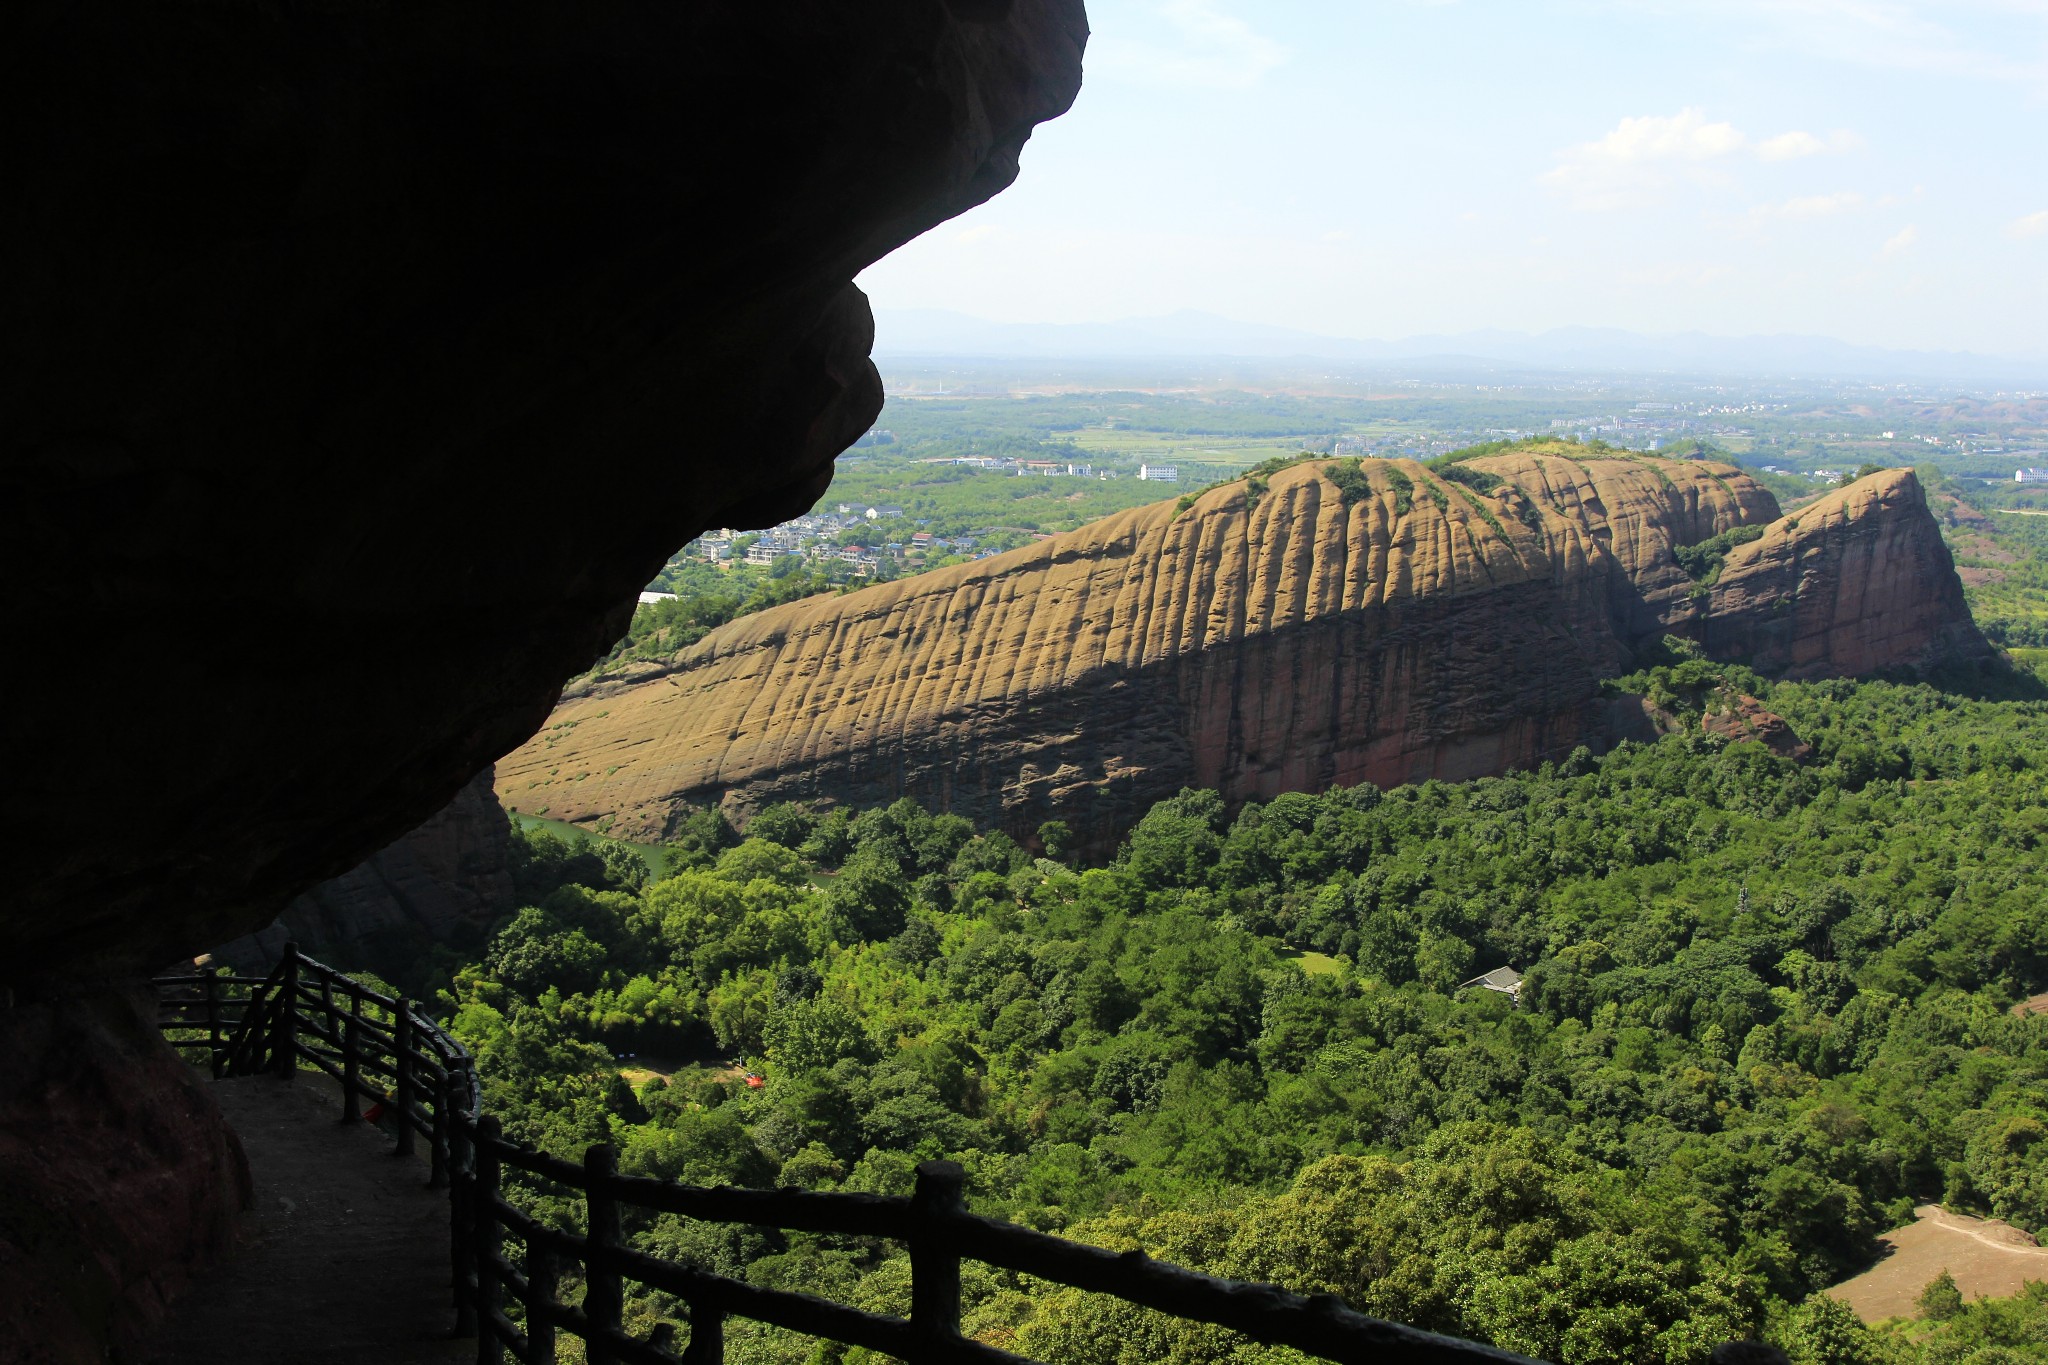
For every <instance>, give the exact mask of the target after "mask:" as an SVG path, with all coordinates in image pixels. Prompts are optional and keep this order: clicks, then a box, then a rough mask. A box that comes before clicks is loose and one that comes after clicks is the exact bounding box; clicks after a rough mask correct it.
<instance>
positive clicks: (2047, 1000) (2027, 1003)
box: [2012, 991, 2048, 1019]
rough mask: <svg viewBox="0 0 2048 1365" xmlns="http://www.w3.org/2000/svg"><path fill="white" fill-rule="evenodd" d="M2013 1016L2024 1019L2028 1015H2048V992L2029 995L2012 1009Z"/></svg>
mask: <svg viewBox="0 0 2048 1365" xmlns="http://www.w3.org/2000/svg"><path fill="white" fill-rule="evenodd" d="M2012 1012H2013V1016H2014V1017H2015V1018H2018V1019H2024V1018H2026V1017H2027V1016H2028V1015H2030V1014H2048V991H2042V992H2041V993H2040V994H2039V995H2030V996H2028V997H2027V998H2026V999H2024V1000H2022V1001H2020V1002H2019V1004H2017V1005H2014V1006H2013V1007H2012Z"/></svg>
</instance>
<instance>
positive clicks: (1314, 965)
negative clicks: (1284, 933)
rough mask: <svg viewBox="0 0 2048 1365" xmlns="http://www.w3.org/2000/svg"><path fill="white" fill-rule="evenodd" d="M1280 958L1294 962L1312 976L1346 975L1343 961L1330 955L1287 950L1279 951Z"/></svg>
mask: <svg viewBox="0 0 2048 1365" xmlns="http://www.w3.org/2000/svg"><path fill="white" fill-rule="evenodd" d="M1279 956H1281V957H1283V958H1285V959H1287V960H1288V961H1289V962H1292V963H1293V964H1294V965H1295V966H1297V967H1299V968H1301V969H1302V970H1303V971H1304V972H1307V973H1308V974H1309V975H1310V976H1342V975H1343V974H1344V963H1343V961H1342V959H1339V958H1334V957H1331V956H1330V955H1329V954H1328V953H1311V952H1306V951H1297V950H1296V949H1292V948H1285V949H1281V950H1279Z"/></svg>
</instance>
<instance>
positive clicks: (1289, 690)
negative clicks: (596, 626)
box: [498, 447, 1982, 844]
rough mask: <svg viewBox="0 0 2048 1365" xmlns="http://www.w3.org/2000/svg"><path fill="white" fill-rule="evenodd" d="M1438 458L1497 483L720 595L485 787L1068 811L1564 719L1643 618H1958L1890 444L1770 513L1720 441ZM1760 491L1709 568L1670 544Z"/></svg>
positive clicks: (1337, 501)
mask: <svg viewBox="0 0 2048 1365" xmlns="http://www.w3.org/2000/svg"><path fill="white" fill-rule="evenodd" d="M1550 449H1551V450H1555V449H1557V448H1556V447H1551V448H1550ZM1467 468H1470V469H1473V470H1477V471H1479V472H1481V473H1483V474H1490V475H1492V476H1494V477H1496V478H1498V479H1499V480H1501V482H1500V483H1499V484H1498V486H1496V487H1494V488H1492V489H1491V490H1490V491H1488V492H1485V493H1480V492H1477V491H1475V490H1473V489H1472V488H1468V487H1466V486H1464V485H1462V484H1458V483H1451V482H1447V481H1445V480H1442V479H1440V478H1439V477H1437V476H1436V475H1433V474H1432V473H1431V472H1430V471H1429V470H1427V469H1425V468H1424V467H1423V466H1421V465H1419V464H1415V463H1413V462H1410V461H1365V462H1363V463H1357V462H1350V461H1345V462H1322V461H1309V462H1304V463H1301V464H1297V465H1294V466H1291V467H1289V468H1287V469H1284V470H1282V471H1280V472H1279V473H1277V474H1274V475H1272V476H1271V482H1270V486H1269V487H1262V485H1261V484H1260V483H1259V482H1257V481H1253V482H1250V483H1247V482H1245V481H1239V482H1237V483H1233V484H1230V485H1227V486H1224V487H1221V488H1216V489H1212V490H1210V491H1209V492H1207V493H1205V494H1203V495H1201V496H1200V497H1199V498H1198V499H1196V500H1195V501H1194V503H1193V505H1192V506H1189V507H1184V508H1183V507H1180V506H1177V505H1176V504H1175V503H1172V502H1166V503H1159V504H1155V505H1153V506H1148V507H1141V508H1138V509H1135V510H1133V511H1130V512H1126V513H1123V514H1121V515H1118V516H1114V517H1110V518H1107V519H1105V520H1103V521H1100V522H1097V523H1095V524H1093V525H1090V526H1086V527H1083V528H1081V529H1080V530H1078V531H1074V532H1071V533H1069V534H1067V535H1063V536H1060V537H1057V538H1055V539H1053V540H1050V541H1047V542H1044V543H1042V544H1040V545H1037V546H1033V547H1030V548H1028V549H1023V550H1018V551H1014V552H1012V553H1010V554H1006V555H1001V556H998V557H995V558H992V559H988V560H983V561H980V562H977V563H974V564H965V565H959V566H956V567H954V568H951V569H945V570H940V571H938V572H934V573H930V574H926V575H923V576H921V577H917V578H912V579H907V580H904V581H900V582H896V583H890V584H884V585H880V586H876V587H872V588H868V589H864V590H862V591H860V592H855V593H850V594H847V595H845V596H840V597H825V598H817V599H812V600H810V601H807V602H800V603H794V604H792V605H790V606H787V607H781V608H777V609H775V610H772V611H766V612H762V613H760V614H758V615H755V616H750V617H747V618H745V619H743V620H740V621H736V622H734V623H732V624H731V625H729V626H726V627H724V628H722V629H720V630H717V631H715V632H713V633H712V634H711V635H709V636H707V637H706V638H705V639H703V640H702V641H700V642H699V643H698V644H697V645H695V646H693V647H691V648H690V649H688V650H685V651H683V652H682V653H680V654H679V655H677V656H676V657H675V659H674V660H673V661H672V662H670V663H669V664H668V665H666V666H663V667H659V668H656V669H653V670H647V671H642V672H640V673H639V674H637V675H635V676H633V677H630V678H627V679H624V680H620V681H616V682H613V683H609V684H605V685H601V686H598V687H596V688H594V689H592V690H590V691H589V692H586V693H585V694H583V695H580V696H578V697H576V698H574V699H572V700H570V701H567V702H565V703H564V704H563V705H562V706H561V707H560V708H558V709H557V711H556V713H555V715H554V716H553V718H552V719H551V721H550V723H549V725H548V727H547V728H546V729H544V730H543V731H542V732H541V733H540V734H539V735H537V736H536V737H535V738H534V739H532V740H531V741H529V742H528V743H527V744H526V745H525V746H524V747H522V748H521V749H519V750H518V751H517V752H516V753H514V754H512V755H511V756H510V757H508V758H506V759H505V760H503V761H502V762H501V763H500V764H499V767H498V793H499V795H500V797H501V798H502V799H503V800H504V801H505V802H506V803H507V804H509V805H512V806H514V807H516V808H517V809H519V810H522V811H527V812H544V813H546V814H548V815H550V816H553V817H555V818H558V819H567V820H572V821H578V822H584V823H593V822H604V821H605V820H606V817H610V822H609V825H608V828H609V829H610V830H611V832H613V833H614V834H621V835H625V836H628V837H638V838H645V837H659V836H660V835H661V834H662V833H663V832H664V831H665V830H666V829H667V828H668V826H669V824H670V822H671V821H672V819H673V818H674V817H675V815H676V814H677V813H678V812H680V811H681V810H682V809H683V808H684V807H685V806H686V805H688V804H691V803H696V804H702V803H706V802H719V801H723V802H725V803H726V804H727V806H728V808H729V809H731V810H732V811H733V812H734V813H735V814H736V815H738V816H741V817H744V816H745V815H746V814H747V813H748V812H749V811H751V810H753V809H757V808H759V807H760V806H761V805H763V804H766V803H768V802H771V801H777V800H785V799H805V798H820V797H822V798H830V799H834V800H839V801H846V802H853V803H861V804H865V803H869V802H878V801H886V800H891V799H894V798H895V797H898V796H902V795H910V796H914V797H917V798H918V799H920V800H923V801H925V802H928V803H931V804H934V805H940V806H944V807H947V808H949V809H952V810H955V811H958V812H960V813H962V814H965V815H968V816H970V817H971V818H974V819H975V820H977V821H980V822H986V823H991V824H1000V825H1003V826H1005V827H1007V828H1009V829H1011V830H1012V831H1015V832H1018V833H1023V834H1028V833H1029V832H1030V831H1031V830H1032V829H1034V828H1035V827H1036V825H1037V824H1038V823H1039V822H1040V821H1043V820H1046V819H1050V818H1059V819H1064V820H1066V821H1068V822H1069V823H1070V824H1072V825H1073V826H1074V827H1075V829H1076V830H1077V831H1080V832H1081V833H1083V835H1084V837H1086V838H1088V839H1090V840H1091V841H1093V842H1096V843H1098V844H1099V843H1102V842H1105V841H1107V840H1109V839H1113V838H1114V837H1116V835H1117V834H1119V833H1120V832H1121V831H1122V829H1124V828H1125V827H1127V826H1128V824H1129V823H1130V822H1131V821H1132V820H1133V819H1135V818H1136V817H1137V815H1139V814H1141V813H1142V812H1143V811H1144V809H1145V808H1146V807H1147V806H1149V805H1150V803H1151V802H1153V801H1155V800H1157V799H1158V798H1159V797H1161V796H1164V795H1168V794H1170V793H1172V792H1173V791H1175V790H1177V789H1178V788H1180V787H1181V786H1183V785H1189V784H1192V785H1198V786H1206V787H1214V788H1216V789H1218V790H1220V791H1222V792H1223V793H1224V795H1225V796H1226V797H1227V798H1229V799H1230V800H1232V801H1239V800H1243V799H1246V798H1252V797H1259V798H1264V797H1270V796H1273V795H1275V794H1277V793H1279V792H1283V791H1296V790H1319V789H1321V788H1323V787H1325V786H1328V785H1330V784H1332V783H1345V784H1348V783H1357V782H1374V783H1380V784H1393V783H1399V782H1406V781H1415V780H1419V779H1423V778H1430V777H1437V778H1446V779H1459V778H1470V777H1477V776H1482V775H1486V774H1490V773H1497V772H1501V771H1504V770H1506V769H1509V768H1514V767H1521V766H1527V765H1530V764H1533V763H1536V762H1539V761H1541V760H1542V759H1544V758H1546V757H1550V756H1553V755H1559V754H1562V753H1565V752H1567V751H1569V750H1570V749H1571V748H1572V747H1573V746H1574V745H1577V744H1581V743H1588V742H1591V743H1595V744H1597V743H1599V742H1600V741H1601V740H1602V739H1603V738H1604V737H1605V734H1606V730H1607V726H1606V717H1605V708H1604V707H1602V706H1601V705H1600V704H1599V703H1598V702H1597V701H1596V696H1597V691H1598V682H1599V680H1600V679H1601V678H1602V677H1605V676H1611V675H1612V674H1614V673H1616V672H1618V671H1624V670H1625V669H1626V668H1627V667H1628V666H1629V664H1630V662H1631V660H1632V653H1631V649H1632V646H1634V645H1636V644H1638V643H1640V642H1641V641H1642V640H1644V639H1645V638H1655V637H1657V636H1659V635H1661V634H1662V633H1663V632H1665V631H1667V630H1676V631H1680V632H1682V633H1686V634H1690V635H1693V636H1695V637H1703V638H1705V639H1706V640H1707V641H1708V642H1709V643H1710V644H1738V645H1743V646H1746V647H1748V648H1750V649H1753V650H1755V651H1757V652H1760V653H1764V654H1768V655H1769V656H1770V658H1771V659H1773V660H1776V659H1779V658H1781V657H1782V659H1783V660H1784V663H1785V664H1786V665H1789V666H1791V667H1793V668H1794V669H1795V671H1799V672H1802V673H1811V672H1827V671H1831V670H1840V671H1865V670H1868V669H1871V668H1875V667H1882V666H1891V665H1913V664H1920V663H1924V662H1928V661H1930V660H1931V659H1932V658H1933V657H1935V656H1936V655H1938V654H1940V653H1942V652H1943V651H1951V652H1952V651H1955V650H1958V649H1964V648H1967V647H1968V646H1969V643H1970V641H1972V640H1975V641H1976V645H1977V647H1978V648H1979V649H1981V648H1982V642H1981V640H1979V639H1977V637H1976V634H1975V630H1974V628H1973V627H1970V626H1969V618H1968V615H1967V612H1966V611H1964V609H1963V608H1962V606H1961V598H1960V588H1959V587H1958V586H1956V584H1955V574H1954V570H1953V568H1952V567H1951V566H1950V564H1949V561H1948V558H1947V554H1946V551H1945V550H1943V549H1942V546H1941V540H1940V535H1939V532H1938V529H1937V528H1936V527H1935V526H1934V523H1933V520H1932V518H1931V516H1929V514H1928V512H1927V509H1926V506H1925V504H1924V500H1923V499H1922V498H1921V496H1920V492H1919V487H1918V484H1917V483H1916V482H1915V481H1914V479H1913V476H1912V475H1911V473H1910V472H1907V471H1898V472H1895V473H1889V474H1885V475H1880V476H1875V477H1873V478H1871V479H1868V480H1865V481H1863V482H1862V483H1859V484H1857V485H1856V486H1855V487H1853V488H1850V489H1846V490H1843V491H1841V492H1837V493H1835V494H1832V495H1830V496H1829V497H1827V498H1825V499H1823V500H1822V501H1821V502H1820V503H1817V504H1815V505H1814V506H1812V507H1810V508H1807V509H1804V510H1803V512H1802V515H1801V517H1800V518H1798V519H1797V520H1796V523H1795V520H1794V519H1791V518H1786V519H1782V520H1781V519H1778V508H1777V505H1776V503H1775V502H1774V501H1773V499H1772V498H1771V495H1770V494H1769V493H1768V492H1766V491H1765V490H1764V489H1762V488H1761V487H1759V486H1758V485H1757V484H1755V483H1754V482H1753V481H1751V480H1750V479H1749V478H1747V477H1746V476H1745V475H1743V474H1742V473H1741V472H1740V471H1738V470H1736V469H1734V468H1732V467H1730V466H1725V465H1713V464H1705V463H1697V462H1686V461H1677V460H1660V459H1655V458H1649V457H1622V456H1613V457H1591V456H1584V455H1570V456H1567V455H1563V454H1556V453H1547V452H1546V450H1545V448H1543V447H1537V448H1535V449H1533V450H1523V451H1517V452H1511V453H1508V454H1505V455H1500V456H1495V457H1489V458H1484V459H1479V460H1474V461H1472V462H1470V464H1469V465H1468V466H1467ZM1354 471H1355V472H1354ZM1923 522H1924V523H1925V526H1924V528H1922V527H1921V526H1920V523H1923ZM1761 523H1770V529H1769V530H1768V531H1767V532H1766V533H1765V535H1764V537H1763V538H1762V539H1761V540H1758V541H1756V542H1754V543H1752V544H1750V545H1745V546H1741V547H1738V548H1737V550H1736V551H1734V552H1732V553H1731V554H1730V556H1729V558H1728V562H1727V565H1726V567H1725V569H1724V570H1723V572H1722V575H1721V579H1720V581H1719V584H1718V585H1717V586H1715V587H1713V588H1711V589H1703V588H1701V587H1699V586H1698V585H1697V584H1696V583H1695V582H1694V581H1693V579H1692V578H1691V577H1689V576H1688V575H1687V573H1686V572H1685V570H1684V569H1682V568H1681V567H1680V566H1679V563H1678V561H1677V559H1676V557H1675V555H1674V553H1673V552H1674V550H1675V548H1676V547H1678V546H1684V545H1693V544H1697V543H1699V542H1701V541H1704V540H1707V539H1709V538H1711V537H1713V536H1715V535H1716V534H1718V533H1720V532H1722V531H1726V530H1730V529H1732V528H1735V527H1738V526H1745V525H1754V524H1761ZM1781 601H1782V602H1786V603H1787V604H1788V605H1787V606H1786V607H1784V608H1783V609H1780V608H1779V606H1778V603H1779V602H1781Z"/></svg>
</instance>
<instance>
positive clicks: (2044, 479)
mask: <svg viewBox="0 0 2048 1365" xmlns="http://www.w3.org/2000/svg"><path fill="white" fill-rule="evenodd" d="M2012 481H2013V482H2014V483H2048V469H2015V470H2014V471H2013V474H2012Z"/></svg>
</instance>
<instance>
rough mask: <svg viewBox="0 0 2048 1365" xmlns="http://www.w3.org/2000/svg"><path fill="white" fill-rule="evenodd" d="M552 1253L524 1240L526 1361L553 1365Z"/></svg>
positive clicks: (532, 1364)
mask: <svg viewBox="0 0 2048 1365" xmlns="http://www.w3.org/2000/svg"><path fill="white" fill-rule="evenodd" d="M554 1306H555V1254H554V1253H553V1252H552V1251H549V1250H548V1248H547V1245H546V1243H544V1242H542V1241H540V1240H539V1239H538V1238H534V1237H529V1238H527V1239H526V1346H527V1351H526V1361H527V1365H555V1322H554V1319H553V1318H551V1317H549V1316H548V1310H549V1309H550V1308H553V1307H554Z"/></svg>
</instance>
